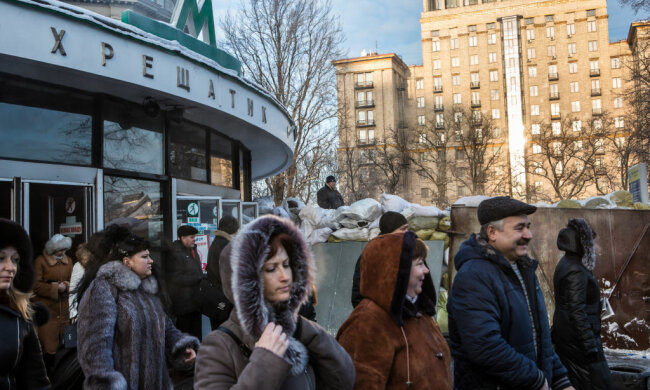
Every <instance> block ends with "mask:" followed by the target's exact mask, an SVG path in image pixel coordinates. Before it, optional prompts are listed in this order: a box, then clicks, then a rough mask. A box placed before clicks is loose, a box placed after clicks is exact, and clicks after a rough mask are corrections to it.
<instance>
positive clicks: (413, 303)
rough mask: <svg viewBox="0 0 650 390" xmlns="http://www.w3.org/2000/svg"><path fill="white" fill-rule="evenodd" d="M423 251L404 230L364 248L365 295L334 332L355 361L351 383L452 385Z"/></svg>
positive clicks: (439, 388)
mask: <svg viewBox="0 0 650 390" xmlns="http://www.w3.org/2000/svg"><path fill="white" fill-rule="evenodd" d="M427 251H428V249H427V247H426V245H425V244H424V242H423V241H421V240H419V239H418V238H417V237H416V236H415V234H414V233H413V232H408V231H407V232H405V233H402V232H399V233H391V234H386V235H383V236H379V237H377V238H375V239H374V240H372V241H370V243H368V245H367V246H366V248H365V249H364V251H363V253H362V255H361V295H363V297H364V299H363V300H362V301H361V303H360V304H359V305H358V306H357V307H356V308H355V309H354V311H353V312H352V314H350V317H348V319H347V320H346V321H345V323H343V325H342V326H341V328H340V329H339V332H338V335H337V337H336V338H337V340H338V341H339V342H340V343H341V345H342V346H343V348H345V349H346V350H347V351H348V353H349V354H350V356H351V357H352V360H353V361H354V368H355V369H356V372H357V378H356V382H355V384H354V388H355V389H364V390H365V389H376V390H379V389H382V390H383V389H407V388H408V389H411V390H416V389H418V390H419V389H422V390H451V388H452V383H451V371H450V363H451V356H450V352H449V347H448V346H447V343H446V342H445V339H444V337H443V336H442V333H441V332H440V328H438V325H437V324H436V322H435V320H434V319H433V317H432V315H434V314H435V300H436V298H435V292H434V288H433V282H432V280H431V276H430V275H429V270H428V268H427V266H426V263H425V262H424V261H425V259H426V255H427Z"/></svg>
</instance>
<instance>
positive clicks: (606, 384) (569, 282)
mask: <svg viewBox="0 0 650 390" xmlns="http://www.w3.org/2000/svg"><path fill="white" fill-rule="evenodd" d="M595 236H596V235H595V233H593V231H592V230H591V227H590V226H589V224H588V223H587V221H585V220H584V219H582V218H575V219H570V220H569V223H568V224H567V227H566V228H564V229H562V230H560V233H559V235H558V237H557V246H558V248H559V249H560V250H563V251H565V255H564V257H562V259H561V260H560V262H559V263H558V265H557V267H556V268H555V275H554V276H553V285H554V287H555V314H554V317H553V329H552V333H551V335H552V338H553V343H554V344H555V350H556V352H557V354H558V356H559V357H560V360H561V361H562V363H563V364H564V366H565V367H566V368H567V370H568V374H569V379H570V380H571V383H572V384H573V386H574V387H575V388H576V390H587V389H588V390H599V389H611V388H612V381H611V376H610V372H609V367H608V366H607V361H606V360H605V355H604V353H603V345H602V343H601V341H600V309H601V306H600V289H599V287H598V281H597V280H596V278H595V277H594V274H593V273H592V271H593V269H594V267H595V265H596V247H595V245H594V238H595Z"/></svg>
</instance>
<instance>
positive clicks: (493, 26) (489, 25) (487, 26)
mask: <svg viewBox="0 0 650 390" xmlns="http://www.w3.org/2000/svg"><path fill="white" fill-rule="evenodd" d="M495 27H496V23H487V24H486V25H485V28H486V29H488V30H494V28H495Z"/></svg>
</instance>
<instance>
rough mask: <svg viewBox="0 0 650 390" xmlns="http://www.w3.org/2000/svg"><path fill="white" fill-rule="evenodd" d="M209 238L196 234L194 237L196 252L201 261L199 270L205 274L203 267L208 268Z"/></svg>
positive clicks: (205, 235)
mask: <svg viewBox="0 0 650 390" xmlns="http://www.w3.org/2000/svg"><path fill="white" fill-rule="evenodd" d="M208 243H209V238H208V235H207V234H197V235H196V251H197V252H198V253H199V258H200V259H201V268H202V269H203V272H205V267H207V266H208V250H209V244H208Z"/></svg>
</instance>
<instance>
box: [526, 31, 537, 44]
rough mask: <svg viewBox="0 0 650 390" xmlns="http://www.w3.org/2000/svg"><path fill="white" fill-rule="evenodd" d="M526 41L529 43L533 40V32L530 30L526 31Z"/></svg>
mask: <svg viewBox="0 0 650 390" xmlns="http://www.w3.org/2000/svg"><path fill="white" fill-rule="evenodd" d="M526 39H528V40H529V41H532V40H534V39H535V30H534V29H532V28H529V29H527V30H526Z"/></svg>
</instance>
